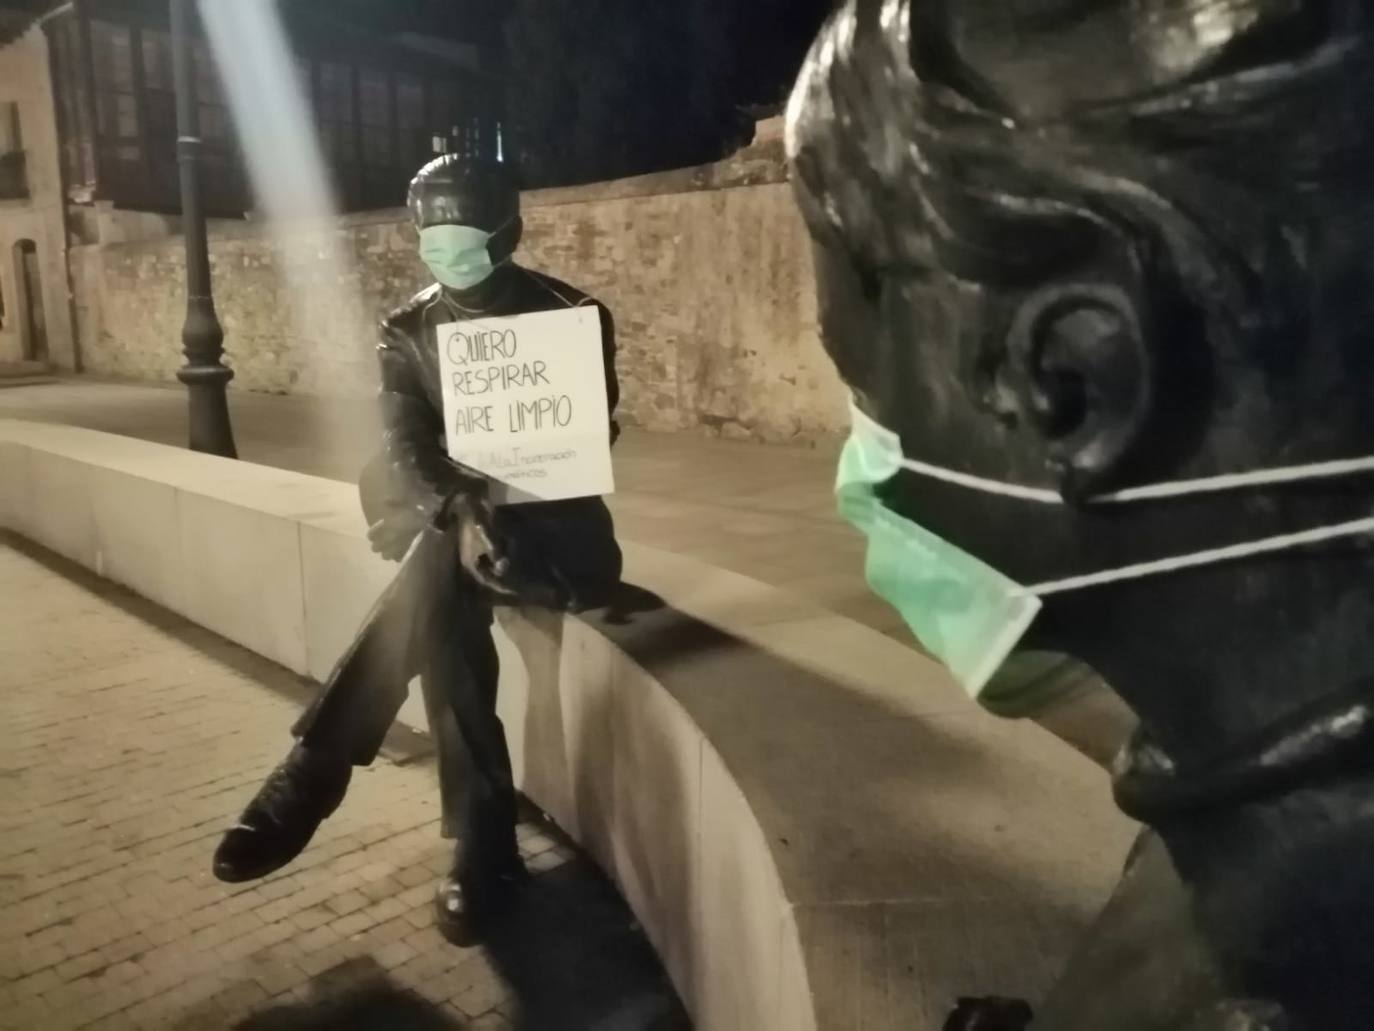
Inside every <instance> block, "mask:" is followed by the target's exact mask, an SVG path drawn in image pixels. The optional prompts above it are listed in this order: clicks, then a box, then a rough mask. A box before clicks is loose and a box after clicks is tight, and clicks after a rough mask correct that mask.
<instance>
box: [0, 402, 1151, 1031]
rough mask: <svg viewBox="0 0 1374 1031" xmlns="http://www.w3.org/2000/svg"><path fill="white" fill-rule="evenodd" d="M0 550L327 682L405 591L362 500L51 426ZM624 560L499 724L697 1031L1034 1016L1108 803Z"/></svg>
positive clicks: (657, 558)
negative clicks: (953, 1013)
mask: <svg viewBox="0 0 1374 1031" xmlns="http://www.w3.org/2000/svg"><path fill="white" fill-rule="evenodd" d="M0 527H5V528H9V529H11V530H13V531H15V532H17V533H19V534H21V535H23V536H25V537H28V538H30V539H32V540H34V541H36V542H38V543H39V544H42V545H43V546H45V547H47V548H50V549H51V550H53V551H56V552H59V553H60V554H62V555H64V556H66V557H67V558H69V559H72V560H74V561H76V562H78V563H80V564H81V565H84V566H86V567H88V568H90V569H92V570H95V571H96V572H98V573H100V574H101V575H103V576H105V577H108V578H110V579H112V580H115V581H118V582H119V583H121V584H124V585H126V586H128V587H130V588H131V589H133V590H134V591H136V592H138V593H139V594H141V595H144V596H145V597H147V598H149V599H151V600H153V601H155V602H158V603H159V604H161V605H163V606H165V607H166V608H168V609H171V610H172V611H174V612H177V613H180V614H181V615H183V616H185V617H187V618H188V619H190V620H192V621H194V622H196V623H198V624H200V625H202V626H205V627H208V628H210V629H212V630H214V631H216V632H217V633H219V634H221V635H223V636H224V637H226V638H229V639H230V640H232V641H235V642H237V643H238V644H240V645H242V646H244V647H246V648H248V649H250V650H252V651H254V652H257V653H259V654H261V655H264V656H267V657H268V658H271V659H273V660H275V661H276V662H278V663H280V664H282V665H283V666H286V667H288V668H290V669H292V670H295V671H296V672H297V673H300V674H303V675H306V676H311V677H314V678H316V679H318V678H320V677H323V676H325V675H327V673H328V671H329V669H330V668H331V666H332V664H333V662H334V661H335V658H336V657H337V656H338V655H339V654H340V652H341V651H342V649H343V648H344V647H345V645H346V643H347V641H348V640H349V639H350V637H351V636H352V634H353V632H354V631H355V630H356V628H357V625H358V623H359V621H360V620H361V619H362V618H363V615H364V614H365V613H366V611H367V609H368V608H369V606H370V605H371V603H372V601H373V600H374V599H375V598H376V596H377V595H378V593H379V592H380V591H381V589H382V587H383V586H384V584H385V583H386V582H387V579H388V577H389V576H390V575H391V571H392V570H393V569H394V567H392V566H389V565H388V564H386V563H384V562H381V561H380V560H378V559H376V558H375V557H374V556H373V555H372V554H371V552H370V551H369V549H368V546H367V542H366V537H365V528H364V526H363V522H362V518H361V516H360V514H359V513H358V504H357V498H356V491H355V489H354V488H353V487H352V486H350V485H348V484H342V483H336V482H333V481H329V480H322V479H318V478H313V477H308V476H302V475H298V474H294V473H289V472H283V471H280V470H276V469H269V468H264V467H260V466H252V465H248V464H245V463H239V462H230V461H225V460H222V459H216V458H210V457H206V456H203V455H195V454H191V453H188V452H184V451H180V450H177V449H174V448H168V447H164V446H160V445H156V444H149V443H145V442H142V441H136V440H132V439H129V438H123V437H116V436H111V435H108V434H101V433H95V432H92V431H86V430H78V429H72V428H68V427H60V426H47V425H36V424H26V423H20V422H7V421H0ZM626 558H627V571H626V579H627V581H629V582H631V583H633V584H635V585H637V587H638V588H640V590H637V591H633V592H627V601H626V602H625V603H623V604H621V605H619V606H618V607H617V608H615V609H613V610H611V611H609V612H602V613H596V614H593V615H591V616H589V617H581V618H563V617H556V616H552V615H549V614H531V613H523V614H522V613H507V614H505V616H504V617H503V619H502V621H501V625H502V627H503V628H504V633H503V635H502V641H501V650H502V660H503V677H502V715H503V718H504V719H505V721H506V726H507V728H508V731H509V734H510V738H511V747H512V753H513V757H514V761H515V764H516V773H517V777H518V778H519V780H520V782H521V785H522V789H523V790H524V791H525V792H526V794H528V795H529V796H530V797H531V798H532V799H533V800H534V801H535V802H536V803H538V804H539V805H540V806H541V807H542V808H543V809H544V810H545V811H546V812H548V813H549V814H550V815H551V816H552V817H553V818H554V819H555V820H557V821H558V823H559V824H560V825H561V826H562V827H563V828H564V829H566V830H567V831H568V832H569V833H570V834H572V835H573V836H574V837H575V838H576V839H577V840H578V841H579V842H580V843H581V844H582V845H583V846H584V847H585V848H586V849H587V851H588V852H589V853H590V854H591V855H592V856H593V857H595V858H596V859H597V860H598V862H600V863H601V865H602V866H603V867H604V868H605V870H606V871H607V873H608V874H609V875H610V876H611V877H612V878H613V879H614V880H615V881H616V883H617V884H618V885H619V887H620V889H621V890H622V892H623V893H624V895H625V898H626V900H627V901H628V902H629V904H630V906H631V907H632V908H633V910H634V911H635V913H636V914H637V916H638V918H639V919H640V921H641V922H642V923H643V926H644V927H645V930H646V932H647V933H648V935H649V937H650V938H651V939H652V941H653V942H654V944H655V946H656V947H657V948H658V950H659V952H660V954H661V955H662V957H663V960H664V963H665V965H666V966H667V968H668V970H669V972H670V974H671V975H672V977H673V979H674V981H675V983H676V985H677V987H678V989H679V991H680V993H681V995H682V997H683V999H684V1001H685V1002H686V1003H687V1005H688V1008H689V1009H690V1010H691V1011H692V1013H693V1015H694V1016H695V1018H696V1020H697V1023H698V1026H700V1027H703V1028H707V1029H736V1028H738V1029H743V1031H766V1029H775V1028H776V1029H780V1031H804V1029H809V1028H821V1029H836V1031H851V1029H889V1028H890V1029H893V1031H898V1029H900V1031H910V1029H925V1028H939V1026H940V1024H941V1022H942V1021H943V1019H944V1016H945V1014H946V1013H947V1012H948V1010H949V1008H950V1006H951V1005H952V1004H953V1002H954V1000H955V999H956V998H957V997H958V996H959V995H964V994H970V993H975V994H991V993H996V994H1005V995H1019V996H1023V997H1028V998H1031V999H1034V998H1037V997H1039V996H1041V995H1043V993H1044V992H1045V990H1046V988H1047V987H1048V985H1049V983H1050V982H1051V980H1052V979H1053V977H1054V975H1055V974H1056V972H1057V971H1058V970H1059V969H1060V967H1061V966H1062V965H1063V963H1064V962H1065V960H1066V959H1067V956H1068V953H1069V951H1070V949H1071V948H1072V946H1073V944H1074V942H1075V940H1076V939H1077V937H1078V935H1079V934H1080V933H1081V932H1082V930H1083V929H1084V927H1085V926H1086V925H1087V923H1088V922H1089V921H1090V920H1091V919H1092V917H1093V916H1094V915H1095V913H1096V911H1097V910H1098V908H1099V907H1100V905H1101V904H1102V903H1103V902H1104V901H1105V899H1106V897H1107V895H1108V893H1109V892H1110V890H1111V888H1112V887H1113V885H1114V884H1115V881H1116V878H1117V875H1118V873H1119V870H1120V867H1121V863H1122V861H1123V858H1124V856H1125V853H1126V850H1127V848H1128V847H1129V843H1130V841H1131V838H1132V836H1133V833H1134V828H1133V827H1132V825H1131V824H1130V823H1129V822H1128V821H1126V820H1125V819H1124V818H1122V817H1121V816H1120V815H1119V814H1118V813H1117V812H1116V810H1115V808H1114V807H1113V805H1112V801H1111V797H1110V791H1109V786H1108V782H1107V779H1106V777H1105V776H1104V775H1103V774H1102V773H1101V772H1100V771H1099V770H1098V769H1097V768H1096V767H1094V766H1093V765H1092V764H1091V763H1089V762H1088V761H1086V760H1084V759H1081V758H1079V757H1078V756H1076V755H1074V754H1073V753H1072V752H1070V751H1069V750H1068V749H1066V748H1065V747H1064V746H1062V745H1061V744H1060V743H1059V742H1057V741H1055V740H1054V739H1053V738H1051V737H1049V736H1048V735H1047V734H1045V733H1044V732H1042V731H1041V730H1039V728H1037V727H1035V726H1034V725H1031V724H1016V723H1005V722H1000V721H997V720H995V719H993V718H992V717H989V716H986V715H984V714H983V713H981V712H980V711H978V710H977V709H976V708H975V707H974V706H973V705H972V704H971V703H969V702H968V700H967V699H965V698H964V697H963V696H962V694H961V693H960V692H959V691H958V689H957V688H956V687H954V685H953V684H952V683H951V682H949V681H948V680H947V679H946V678H945V677H944V676H943V675H942V674H941V673H940V671H939V670H938V669H937V668H936V667H935V666H933V665H932V664H931V663H929V662H928V661H927V660H925V659H923V658H922V657H921V656H919V655H918V654H917V653H916V652H915V651H913V650H911V649H909V648H906V647H904V646H902V645H901V644H899V643H898V642H895V641H892V640H890V639H888V638H886V637H884V636H882V635H880V634H877V633H875V632H873V631H870V630H868V629H866V628H864V627H861V626H859V625H857V624H855V623H852V622H850V621H848V620H845V619H842V618H839V617H836V616H834V615H832V614H830V613H828V612H825V611H822V610H819V609H817V608H815V607H813V606H810V605H808V604H806V603H804V602H803V601H801V600H799V599H796V598H794V597H791V596H788V595H785V594H781V593H780V592H778V591H775V590H773V589H771V588H768V587H766V586H764V585H762V584H760V583H757V582H755V581H752V580H749V579H746V578H744V577H741V576H737V575H735V574H732V573H729V572H726V571H724V570H719V569H712V568H709V567H705V566H703V565H701V564H700V563H696V562H693V561H689V560H686V559H683V558H680V557H677V556H674V555H670V554H667V553H665V552H662V551H658V550H655V549H653V548H648V547H643V546H639V545H634V544H627V545H626ZM413 694H415V695H418V692H414V693H413ZM402 721H404V722H409V723H410V724H412V725H414V726H423V707H422V706H421V705H420V703H419V699H418V697H415V698H413V699H412V702H411V704H410V705H408V706H407V708H406V709H405V710H404V711H403V713H402ZM283 730H285V728H283Z"/></svg>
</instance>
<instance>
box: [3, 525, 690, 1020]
mask: <svg viewBox="0 0 1374 1031" xmlns="http://www.w3.org/2000/svg"><path fill="white" fill-rule="evenodd" d="M13 544H14V542H13V541H12V539H9V538H5V537H3V536H0V726H3V727H5V733H4V734H3V735H0V769H3V770H5V771H18V772H16V773H9V772H7V773H6V778H5V783H4V784H3V785H2V786H0V870H3V871H4V873H5V878H4V879H3V880H0V1029H11V1028H13V1029H16V1031H31V1029H34V1028H43V1029H44V1031H49V1029H51V1031H67V1029H76V1028H79V1027H99V1028H156V1027H167V1028H175V1029H177V1031H186V1029H192V1028H200V1027H203V1028H209V1029H214V1031H223V1029H227V1028H232V1027H235V1026H237V1025H239V1024H242V1023H243V1022H244V1021H247V1020H250V1019H252V1018H254V1017H255V1016H260V1015H267V1014H272V1013H275V1012H277V1011H281V1012H282V1013H287V1012H288V1011H289V1012H296V1011H292V1010H290V1007H296V1008H297V1010H298V1011H299V1012H301V1013H303V1014H306V1016H308V1014H311V1013H317V1012H320V1013H322V1012H326V1011H328V1010H329V1007H331V1006H334V1007H339V1006H344V1007H345V1008H346V1007H348V1006H353V1005H355V1003H354V1002H352V1001H350V1000H351V999H353V998H354V996H355V995H357V997H358V998H360V999H361V998H363V997H364V996H367V997H368V998H371V997H372V996H369V995H368V993H369V992H371V993H374V994H375V996H376V999H378V1000H380V1001H377V1002H376V1003H375V1005H376V1007H379V1008H377V1009H375V1010H369V1011H368V1012H369V1013H373V1014H374V1017H373V1018H370V1022H368V1023H365V1024H364V1023H355V1022H352V1021H351V1020H349V1019H340V1020H339V1021H338V1022H337V1023H335V1024H329V1023H319V1022H313V1023H312V1021H311V1020H310V1019H306V1018H305V1017H302V1019H301V1020H300V1021H294V1018H293V1019H292V1020H285V1019H284V1020H283V1021H282V1022H279V1023H275V1024H273V1023H268V1024H264V1025H263V1026H264V1027H268V1028H275V1027H294V1026H320V1027H323V1026H378V1027H382V1026H391V1023H390V1018H389V1017H388V1016H387V1014H389V1013H393V1012H401V1009H399V1008H398V1007H404V1006H411V1007H413V1006H415V1005H419V1004H423V1005H425V1006H429V1007H431V1008H433V1009H438V1010H442V1011H443V1012H444V1013H445V1014H446V1019H452V1018H454V1017H455V1015H456V1014H460V1013H461V1014H463V1015H464V1017H463V1022H464V1023H467V1024H468V1026H471V1027H475V1028H480V1029H482V1031H500V1029H503V1028H508V1027H511V1026H514V1022H512V1021H509V1020H507V1018H506V1017H503V1016H501V1015H500V1014H499V1013H496V1012H494V1009H493V1008H494V1007H495V1006H497V1005H498V1004H501V1003H506V1004H508V1005H509V1004H510V1001H511V999H512V998H513V997H514V995H515V990H514V988H513V987H512V986H511V985H510V984H507V983H506V981H505V980H504V979H503V977H502V975H501V974H500V973H498V970H499V969H502V970H504V969H508V968H506V967H502V966H501V965H500V964H497V963H494V962H492V961H490V960H489V959H488V958H487V957H486V956H485V955H484V954H483V953H482V952H481V951H480V950H473V951H463V950H456V949H453V948H451V947H450V946H448V945H447V944H446V943H445V942H444V941H443V940H442V939H441V938H440V937H439V935H438V932H437V931H435V930H434V927H433V911H432V909H431V902H432V893H433V890H434V883H435V881H436V879H437V875H436V873H437V871H442V870H444V869H446V865H447V862H448V859H449V857H450V856H451V845H450V844H449V843H446V842H443V841H441V840H439V837H438V809H437V805H436V798H437V785H436V783H435V778H434V770H433V766H432V764H431V763H421V764H412V765H407V766H394V765H391V764H389V763H386V762H381V763H379V764H377V766H375V767H374V768H373V769H372V770H370V771H367V773H366V775H360V776H358V777H355V778H354V783H353V786H352V788H351V790H350V793H349V797H348V800H347V802H346V804H345V805H344V806H342V807H341V808H340V810H339V812H338V813H337V814H336V815H335V816H334V817H333V818H331V819H330V820H329V821H327V822H326V823H325V824H324V825H323V826H322V827H321V829H320V831H319V833H318V834H317V836H316V840H315V841H314V842H313V843H312V845H311V847H310V848H309V849H308V850H307V851H306V853H305V854H304V855H303V856H302V857H301V859H300V861H299V862H297V863H294V864H292V866H291V868H290V870H289V871H287V872H284V873H282V874H279V875H277V876H275V877H273V878H270V879H267V880H264V881H261V882H258V883H257V884H254V885H225V884H221V883H220V882H218V881H217V880H215V879H214V877H213V876H211V873H210V868H209V867H210V857H211V854H212V853H213V851H214V848H215V845H216V843H217V841H218V838H219V835H220V833H222V831H223V829H224V828H226V827H228V826H229V825H231V824H232V823H233V821H234V820H235V819H236V818H237V815H238V813H239V811H240V810H241V809H242V806H243V804H244V803H245V802H246V801H247V799H248V798H249V797H250V796H251V795H252V793H253V791H254V790H255V788H256V786H257V784H259V783H260V782H261V780H262V778H263V777H265V776H266V774H267V772H268V771H269V770H270V769H271V768H272V766H273V765H274V764H275V763H276V762H277V761H278V760H279V759H280V758H281V755H282V754H283V753H284V751H285V749H286V747H287V746H288V744H289V736H288V734H287V728H289V726H290V725H291V723H292V722H293V721H294V719H295V718H296V716H297V715H298V713H299V708H298V704H299V703H298V702H295V701H293V700H292V698H293V693H292V692H293V691H294V692H295V695H294V697H296V698H299V697H300V692H299V689H298V686H297V682H296V681H295V679H294V678H292V677H290V676H289V675H287V674H285V673H284V672H283V671H281V670H279V669H277V668H276V667H273V666H271V665H270V664H268V663H266V662H263V661H262V660H259V659H257V658H255V657H253V656H251V655H248V654H247V653H245V652H242V651H240V650H239V649H237V648H234V647H232V646H230V645H227V644H226V643H224V642H223V641H220V640H219V639H217V638H214V637H213V636H212V635H209V634H207V633H205V632H204V631H201V630H199V629H197V628H195V627H192V626H190V625H189V624H185V623H183V622H181V621H179V620H177V619H174V618H173V617H170V616H168V615H167V614H166V613H162V612H159V611H158V610H156V609H155V608H153V607H152V606H150V605H147V604H146V603H143V602H141V601H139V600H138V599H135V598H133V597H132V596H130V595H127V594H125V593H124V592H122V591H119V590H117V589H115V588H113V587H111V586H109V585H107V584H104V583H102V582H100V581H97V580H95V579H94V578H92V577H89V576H86V575H85V574H83V573H81V572H79V571H77V570H75V569H74V568H73V567H70V566H69V565H68V564H66V563H64V562H62V561H61V560H57V559H54V558H52V557H51V556H47V555H45V554H44V553H41V552H38V551H37V550H34V549H31V548H29V547H28V546H26V545H23V546H18V547H16V546H13ZM520 834H521V839H522V841H525V842H536V843H537V844H542V838H541V836H540V835H538V834H537V833H535V832H532V831H530V830H528V829H526V828H523V827H522V828H521V831H520ZM552 852H553V850H552V849H544V850H541V852H540V855H539V858H540V859H542V858H543V857H544V856H548V855H550V854H552ZM558 875H559V876H562V871H558ZM583 885H585V888H584V887H583ZM570 890H572V891H573V892H574V894H575V893H576V892H578V891H585V892H586V893H588V894H590V895H598V894H604V893H605V892H606V891H607V890H608V889H607V888H606V886H605V884H604V881H602V880H600V878H599V877H597V876H595V875H589V876H588V877H586V878H585V879H584V880H583V881H581V882H574V883H572V884H571V888H570ZM615 919H616V920H618V921H620V922H621V923H622V924H626V925H627V924H628V923H629V921H628V919H625V918H624V917H623V915H622V914H621V913H619V912H618V913H617V914H616V915H615ZM565 926H573V927H577V926H578V921H577V920H576V919H575V918H574V919H566V918H564V917H563V916H561V915H560V916H559V917H558V920H557V922H556V925H553V929H552V930H551V931H550V933H553V931H558V933H564V932H563V931H561V930H559V929H561V928H564V927H565ZM578 930H579V932H580V931H581V930H582V929H581V928H580V927H579V928H578ZM585 931H586V939H585V940H586V944H585V945H584V946H581V947H577V948H571V949H567V950H566V953H565V957H564V959H562V960H560V961H559V965H560V966H567V967H569V968H573V967H576V966H577V964H578V963H580V962H583V961H586V960H588V959H589V958H590V959H594V958H595V957H596V954H597V952H598V949H600V948H601V947H602V944H601V943H602V941H603V939H604V936H605V929H604V922H603V926H602V927H601V928H600V929H598V928H597V927H596V926H594V922H588V925H587V927H586V929H585ZM532 944H537V943H532ZM636 947H638V948H639V949H640V950H641V951H640V954H639V956H638V957H637V958H636V961H635V962H633V963H629V964H626V965H625V970H626V975H625V977H626V983H625V985H624V990H623V992H621V991H620V989H619V985H618V984H617V983H616V977H617V974H616V973H615V971H616V970H618V969H619V967H617V966H615V965H614V964H615V962H616V961H614V960H611V959H607V960H606V961H605V962H606V964H607V965H610V972H609V973H608V972H606V971H602V972H601V973H598V974H592V975H580V974H577V973H576V972H575V971H573V972H572V974H571V975H570V976H571V979H572V980H575V981H577V982H579V983H581V982H586V981H587V980H589V979H590V980H592V981H593V982H596V983H600V982H607V983H609V984H611V985H612V986H613V990H612V991H611V993H610V1000H611V1002H610V1003H609V1004H608V1007H609V1008H606V1009H604V1010H603V1013H602V1014H598V1016H600V1015H604V1014H605V1013H610V1012H613V1009H614V1001H615V999H616V998H618V997H619V996H620V995H622V994H623V996H624V998H625V999H631V998H635V997H639V996H642V995H643V993H644V991H645V990H646V983H645V976H646V975H645V970H646V969H647V970H648V990H653V989H655V988H656V989H657V990H660V991H666V988H665V987H664V984H663V981H662V974H661V971H660V970H658V969H657V968H656V961H654V960H653V959H652V956H651V954H650V956H649V958H648V961H647V966H646V963H645V961H644V957H643V953H644V952H645V951H647V946H645V945H644V944H643V942H642V940H636ZM521 962H525V963H527V964H529V966H530V968H531V970H530V973H529V974H528V975H527V976H528V985H526V989H525V990H526V991H530V990H534V989H531V988H530V987H529V985H542V984H543V982H544V981H545V980H547V978H546V977H545V964H547V963H548V962H550V961H549V956H548V954H547V953H546V952H544V951H541V950H540V949H538V948H535V949H533V950H532V951H531V953H530V955H529V956H528V957H523V958H522V959H521ZM523 983H524V982H522V984H523ZM405 990H409V991H410V992H411V995H410V996H409V997H408V998H409V1002H405V1001H403V998H402V995H401V994H398V993H403V992H404V991H405ZM538 990H539V991H541V992H542V991H543V989H542V987H541V988H540V989H538ZM581 991H582V989H581V988H578V987H576V986H575V985H572V983H571V981H570V986H569V987H568V989H567V996H568V998H569V1000H572V1001H570V1003H569V1005H572V1004H574V1003H575V1002H576V1000H577V999H578V998H579V993H580V992H581ZM360 992H361V993H362V994H361V995H359V994H358V993H360ZM378 993H380V994H378ZM425 1000H428V1001H425ZM449 1000H453V1004H452V1005H450V1004H449ZM356 1005H359V1006H362V1005H364V1003H362V1002H358V1003H356ZM368 1005H372V1004H371V1003H368ZM512 1012H513V1011H512ZM473 1017H477V1018H479V1019H478V1020H474V1021H469V1019H468V1018H473ZM569 1021H570V1022H568V1023H566V1024H563V1025H560V1026H566V1027H568V1028H569V1031H576V1029H577V1028H580V1027H590V1026H592V1023H593V1022H592V1021H591V1019H590V1017H589V1018H588V1019H587V1020H585V1021H584V1020H582V1019H581V1018H580V1017H572V1016H570V1017H569ZM454 1022H455V1023H456V1022H457V1021H456V1020H455V1021H454ZM426 1026H427V1025H426ZM617 1026H619V1025H617Z"/></svg>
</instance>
